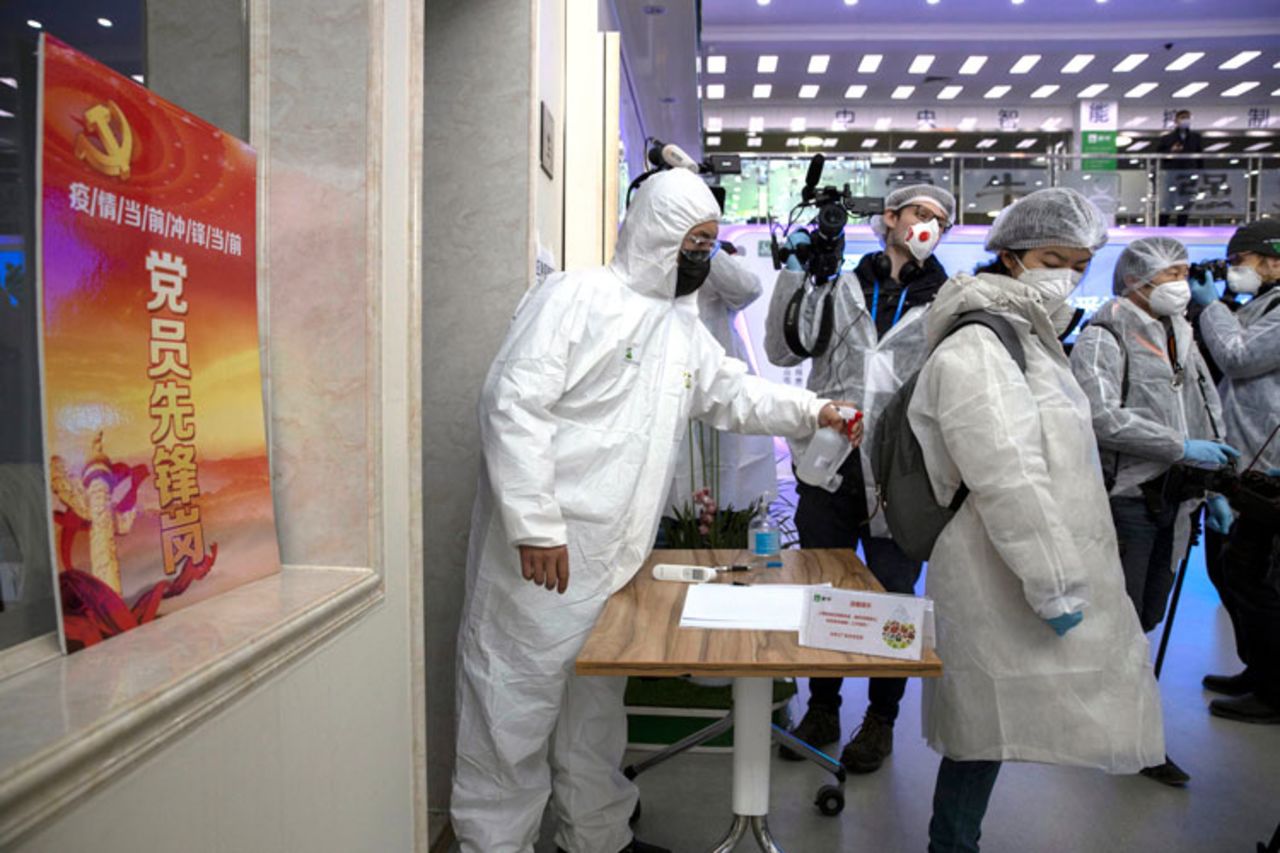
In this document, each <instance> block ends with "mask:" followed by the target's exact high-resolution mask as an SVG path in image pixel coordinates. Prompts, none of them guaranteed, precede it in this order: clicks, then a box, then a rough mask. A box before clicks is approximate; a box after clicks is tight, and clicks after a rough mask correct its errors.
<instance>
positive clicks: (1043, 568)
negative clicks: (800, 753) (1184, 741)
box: [908, 274, 1164, 773]
mask: <svg viewBox="0 0 1280 853" xmlns="http://www.w3.org/2000/svg"><path fill="white" fill-rule="evenodd" d="M972 310H986V311H990V312H993V313H997V314H1000V315H1001V316H1003V317H1005V318H1007V319H1008V320H1009V322H1010V323H1011V324H1012V325H1013V327H1014V329H1015V330H1016V331H1017V333H1018V336H1019V338H1020V339H1021V341H1022V345H1023V347H1024V349H1025V351H1026V357H1027V370H1026V374H1025V375H1024V374H1023V373H1022V372H1021V371H1019V369H1018V366H1017V364H1015V363H1014V361H1013V359H1011V358H1010V357H1009V354H1008V352H1007V351H1006V350H1005V348H1004V346H1002V345H1001V343H1000V341H999V339H998V338H997V337H996V336H995V335H994V334H993V333H992V332H991V331H990V330H988V329H985V328H980V327H976V326H971V327H968V328H965V329H961V330H960V331H959V332H957V333H955V334H954V335H952V336H950V337H948V338H947V339H946V340H944V341H942V343H941V344H940V345H939V346H938V348H937V350H936V351H935V352H934V353H933V354H932V355H931V356H930V358H929V360H928V361H927V362H926V363H925V366H924V368H923V369H922V370H921V373H920V378H919V380H918V384H917V385H916V392H915V395H914V397H913V398H912V401H911V405H910V408H909V415H908V417H909V419H910V422H911V427H912V429H913V431H914V432H915V434H916V437H917V438H918V439H919V441H920V445H921V448H922V449H923V451H924V458H925V463H926V465H927V466H928V469H929V477H930V480H931V482H932V485H933V490H934V493H935V494H936V496H937V498H938V500H939V502H940V503H943V504H946V503H948V502H949V501H950V500H951V499H952V498H953V497H954V495H955V493H956V490H957V489H958V488H959V486H960V484H961V482H963V483H965V484H966V485H967V486H968V487H969V489H970V494H969V497H968V499H967V500H965V502H964V504H963V505H962V506H961V508H960V511H959V512H958V513H957V514H956V516H955V518H953V519H952V520H951V522H950V523H949V524H948V525H947V526H946V527H945V528H944V529H943V531H942V534H941V535H940V536H939V537H938V541H937V543H936V544H935V545H934V549H933V554H932V555H931V557H930V559H929V574H928V593H929V595H930V596H931V597H932V598H933V601H934V607H935V611H936V617H937V629H938V636H937V649H938V656H939V657H940V658H942V661H943V674H942V677H941V678H939V679H927V680H926V682H927V683H926V684H925V694H924V695H925V704H924V709H925V713H924V734H925V737H926V738H927V739H928V741H929V744H930V745H931V746H932V747H933V748H934V749H935V750H937V751H938V752H940V753H942V754H943V755H945V756H947V757H949V758H952V759H955V760H961V761H963V760H1014V761H1037V762H1044V763H1049V764H1068V765H1078V766H1085V767H1096V768H1100V769H1103V770H1106V771H1109V772H1113V773H1134V772H1137V771H1138V770H1139V769H1141V768H1143V767H1147V766H1150V765H1152V764H1159V763H1161V762H1162V761H1163V760H1164V737H1163V729H1162V718H1161V710H1160V696H1159V693H1158V691H1157V689H1156V682H1155V679H1154V677H1153V675H1152V668H1151V663H1150V661H1149V659H1148V645H1147V640H1146V637H1144V636H1143V634H1142V630H1141V628H1140V626H1139V624H1138V617H1137V614H1136V613H1135V612H1134V609H1133V605H1132V604H1131V603H1130V602H1129V598H1128V596H1127V595H1126V594H1125V587H1124V577H1123V573H1122V571H1121V567H1120V558H1119V553H1118V551H1117V546H1116V534H1115V528H1114V526H1113V524H1112V521H1111V512H1110V509H1109V507H1108V503H1107V496H1106V491H1105V489H1104V487H1103V484H1102V473H1101V469H1100V467H1099V464H1098V451H1097V444H1096V442H1095V440H1094V436H1093V429H1092V425H1091V423H1090V417H1089V402H1088V400H1087V399H1086V398H1085V395H1084V393H1083V392H1082V391H1081V390H1080V387H1079V386H1078V385H1077V384H1076V382H1075V380H1074V378H1073V377H1072V375H1071V370H1070V367H1069V365H1068V362H1067V358H1066V356H1065V355H1064V354H1063V351H1062V347H1061V345H1060V344H1059V343H1058V341H1057V338H1056V335H1055V333H1054V329H1053V323H1052V321H1051V320H1050V319H1049V315H1048V313H1047V312H1046V311H1045V306H1044V304H1043V300H1042V297H1041V296H1040V295H1039V294H1038V293H1037V292H1036V291H1035V290H1034V289H1033V288H1032V287H1029V286H1028V285H1026V284H1024V283H1022V282H1019V281H1017V280H1015V279H1012V278H1008V277H1006V276H999V275H990V274H982V275H979V276H977V277H974V276H969V275H957V276H955V277H953V278H952V279H951V280H950V281H949V282H947V284H946V285H944V286H943V288H942V291H941V292H940V293H939V294H938V298H937V300H935V302H934V305H933V309H932V310H931V312H930V316H929V320H928V323H929V333H930V340H931V341H937V340H938V338H939V337H940V336H941V335H942V333H943V332H944V331H945V330H946V328H947V326H948V325H949V324H950V323H951V321H952V320H953V319H954V318H955V317H956V316H958V315H959V314H962V313H964V312H966V311H972ZM1077 611H1083V613H1084V621H1083V622H1082V623H1081V624H1080V625H1079V627H1077V628H1075V629H1074V630H1072V631H1071V632H1070V633H1068V634H1067V635H1066V636H1064V637H1059V636H1058V635H1057V634H1056V633H1055V632H1054V631H1053V629H1052V628H1050V627H1049V626H1048V625H1047V624H1045V620H1047V619H1052V618H1054V617H1057V616H1061V615H1063V614H1066V613H1071V612H1077Z"/></svg>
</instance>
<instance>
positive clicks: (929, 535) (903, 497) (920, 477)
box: [871, 311, 1027, 561]
mask: <svg viewBox="0 0 1280 853" xmlns="http://www.w3.org/2000/svg"><path fill="white" fill-rule="evenodd" d="M965 326H985V327H986V328H988V329H990V330H991V331H992V332H994V333H995V335H996V337H998V338H999V339H1000V343H1002V344H1003V345H1004V348H1005V349H1006V350H1007V351H1008V353H1009V357H1010V358H1012V359H1013V360H1014V362H1016V363H1017V365H1018V369H1019V370H1021V371H1022V372H1023V373H1024V374H1025V373H1026V372H1027V357H1026V353H1025V352H1024V351H1023V349H1022V342H1021V341H1019V340H1018V333H1017V332H1016V331H1014V328H1013V326H1012V325H1011V324H1010V323H1009V321H1008V320H1006V319H1005V318H1004V317H1001V316H1000V315H999V314H992V313H990V312H988V311H969V312H966V313H964V314H961V315H960V316H958V317H956V318H955V320H953V321H952V322H951V325H950V326H949V327H948V328H947V330H946V332H944V333H943V335H942V337H941V338H939V339H938V344H941V343H942V342H943V341H945V340H946V339H947V338H949V337H951V336H952V335H954V334H955V333H956V332H958V331H959V330H960V329H963V328H964V327H965ZM938 344H935V345H934V349H937V346H938ZM919 377H920V372H919V371H916V373H914V374H912V376H911V378H909V379H908V380H907V381H906V382H904V383H903V385H902V387H901V388H899V389H898V391H897V392H896V393H895V394H894V395H893V397H891V398H890V399H889V403H888V404H887V405H886V406H885V407H884V410H883V411H882V412H881V413H880V418H879V421H877V423H876V429H875V435H874V436H873V441H872V445H871V470H872V473H873V474H874V475H875V478H876V495H877V497H878V498H879V501H880V511H881V512H883V513H884V519H885V522H886V523H887V524H888V525H889V533H890V535H891V536H892V537H893V541H894V543H895V544H897V546H898V547H899V548H901V549H902V550H903V552H904V553H905V554H906V555H907V556H909V557H911V558H912V559H914V560H921V561H923V560H928V559H929V555H930V553H932V551H933V543H934V542H936V541H938V536H939V534H941V533H942V528H944V527H946V526H947V523H948V522H949V521H951V519H952V518H953V517H954V516H955V514H956V513H957V512H958V511H959V509H960V506H961V504H963V503H964V500H965V498H967V497H968V496H969V487H968V486H966V485H965V484H964V483H961V484H960V488H959V489H957V490H956V495H955V497H954V498H952V499H951V503H950V504H949V505H947V506H942V505H941V504H939V503H938V500H937V498H935V497H934V494H933V486H932V485H930V483H929V472H928V471H927V470H926V469H925V464H924V451H923V450H921V449H920V442H919V441H917V440H916V435H915V433H914V432H912V431H911V424H910V422H909V421H908V419H907V409H908V407H909V406H910V405H911V396H912V395H913V394H914V393H915V390H916V380H917V379H918V378H919Z"/></svg>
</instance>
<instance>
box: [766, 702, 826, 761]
mask: <svg viewBox="0 0 1280 853" xmlns="http://www.w3.org/2000/svg"><path fill="white" fill-rule="evenodd" d="M791 734H793V735H794V736H796V737H798V738H799V739H800V740H802V741H804V742H805V743H807V744H809V746H811V747H813V748H814V749H825V748H826V747H828V746H830V745H831V744H833V743H838V742H839V740H840V712H839V711H832V710H828V709H826V708H813V707H811V708H809V710H807V711H805V712H804V719H803V720H801V721H800V725H798V726H796V727H795V728H794V729H792V730H791ZM778 757H779V758H781V759H783V760H784V761H803V760H804V756H803V755H800V754H799V753H797V752H796V751H795V750H794V749H791V748H790V747H786V746H779V747H778Z"/></svg>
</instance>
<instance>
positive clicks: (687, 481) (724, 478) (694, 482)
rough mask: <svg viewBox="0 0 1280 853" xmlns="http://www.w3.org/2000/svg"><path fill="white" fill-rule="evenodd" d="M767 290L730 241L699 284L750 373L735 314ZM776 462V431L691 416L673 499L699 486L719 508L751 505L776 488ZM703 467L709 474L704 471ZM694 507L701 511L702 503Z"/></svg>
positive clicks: (713, 328) (728, 348)
mask: <svg viewBox="0 0 1280 853" xmlns="http://www.w3.org/2000/svg"><path fill="white" fill-rule="evenodd" d="M763 291H764V287H763V286H762V285H761V284H760V277H759V276H757V275H756V274H755V273H753V272H752V271H751V270H749V269H747V266H746V264H744V263H743V262H742V261H741V260H739V259H738V258H737V257H735V256H734V254H732V253H731V252H730V247H728V246H725V247H723V248H722V249H721V251H719V252H718V253H717V254H716V255H715V257H713V258H712V259H711V273H710V275H708V276H707V281H706V283H705V284H703V285H702V287H700V288H699V289H698V296H697V300H698V317H699V318H701V320H702V324H703V325H704V326H706V327H707V329H708V331H710V332H711V336H712V337H713V338H715V339H716V343H718V344H720V346H722V347H724V351H725V352H726V353H727V354H729V355H730V356H732V357H734V358H736V359H738V360H739V361H741V362H743V363H744V364H746V365H747V371H748V372H749V373H755V371H754V370H752V369H751V360H750V357H749V353H748V352H747V343H746V341H744V340H743V339H742V335H740V334H739V333H738V329H737V328H736V327H735V325H734V319H735V318H736V317H737V314H738V312H739V311H741V310H742V309H744V308H746V307H747V306H748V305H750V304H751V303H752V302H755V301H756V300H757V299H759V298H760V294H761V293H762V292H763ZM690 454H692V456H691V455H690ZM775 465H776V463H775V461H774V454H773V438H772V437H771V436H765V435H742V434H739V433H733V432H724V431H722V430H717V429H713V428H712V427H709V426H707V425H706V424H703V423H700V422H697V421H691V422H690V424H689V428H688V429H687V430H686V431H685V438H684V442H683V444H682V445H681V447H680V453H679V458H678V460H677V462H676V467H675V478H674V479H673V481H672V483H671V495H670V498H669V500H668V504H669V505H670V506H671V507H672V508H674V509H683V508H684V507H685V505H687V504H692V501H693V493H694V492H695V491H698V490H699V489H706V488H709V489H712V495H711V496H712V497H713V498H714V499H715V501H716V504H717V506H718V508H719V509H725V508H728V507H732V508H734V509H736V510H743V509H746V508H747V507H748V506H750V505H751V502H752V501H754V500H756V499H757V498H759V497H760V496H761V495H763V494H766V493H775V492H777V490H778V478H777V475H776V473H775ZM704 470H706V471H707V472H708V473H710V475H711V477H710V478H708V477H706V476H704V473H703V472H704ZM713 485H714V486H715V488H713ZM693 508H694V510H695V511H696V509H697V507H693Z"/></svg>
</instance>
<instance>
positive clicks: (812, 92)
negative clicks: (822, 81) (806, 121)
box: [800, 83, 818, 98]
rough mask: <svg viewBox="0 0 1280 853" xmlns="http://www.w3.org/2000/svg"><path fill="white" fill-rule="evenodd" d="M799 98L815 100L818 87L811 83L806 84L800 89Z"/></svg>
mask: <svg viewBox="0 0 1280 853" xmlns="http://www.w3.org/2000/svg"><path fill="white" fill-rule="evenodd" d="M800 97H802V98H816V97H818V86H817V85H816V84H813V83H806V84H805V85H803V86H801V87H800Z"/></svg>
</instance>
